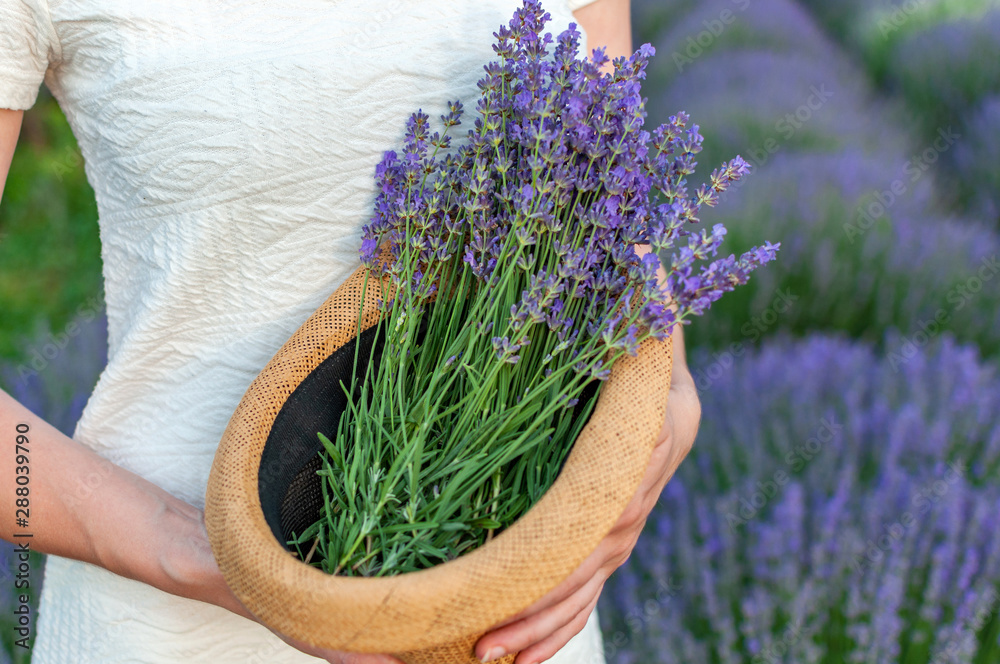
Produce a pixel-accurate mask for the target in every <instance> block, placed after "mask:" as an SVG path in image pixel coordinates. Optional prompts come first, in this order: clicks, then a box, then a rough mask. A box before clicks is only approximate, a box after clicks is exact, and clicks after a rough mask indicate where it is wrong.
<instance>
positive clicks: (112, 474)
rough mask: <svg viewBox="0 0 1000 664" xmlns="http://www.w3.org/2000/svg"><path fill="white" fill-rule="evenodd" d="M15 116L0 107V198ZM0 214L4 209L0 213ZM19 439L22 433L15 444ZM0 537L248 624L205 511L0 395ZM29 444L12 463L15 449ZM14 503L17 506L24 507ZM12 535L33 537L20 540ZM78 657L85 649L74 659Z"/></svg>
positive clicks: (364, 661)
mask: <svg viewBox="0 0 1000 664" xmlns="http://www.w3.org/2000/svg"><path fill="white" fill-rule="evenodd" d="M23 115H24V113H23V111H13V110H9V109H0V176H2V177H0V197H2V194H3V187H4V184H5V183H6V180H7V175H8V173H9V171H10V163H11V159H12V158H13V154H14V148H15V146H16V144H17V137H18V133H19V131H20V127H21V122H22V117H23ZM0 213H2V207H0ZM18 436H24V438H23V439H20V440H19V439H18ZM0 442H2V449H3V452H2V453H0V477H3V478H4V479H3V483H2V485H3V487H4V488H3V490H2V491H0V531H2V537H3V539H5V540H8V541H14V542H16V543H18V544H20V543H22V542H25V541H27V542H29V543H30V548H31V549H33V550H36V551H38V552H40V553H50V554H55V555H59V556H63V557H65V558H73V559H75V560H82V561H84V562H88V563H91V564H94V565H98V566H100V567H103V568H105V569H107V570H110V571H111V572H114V573H115V574H118V575H120V576H124V577H127V578H129V579H134V580H137V581H141V582H143V583H147V584H149V585H151V586H153V587H154V588H158V589H160V590H163V591H165V592H168V593H171V594H173V595H179V596H181V597H186V598H189V599H194V600H199V601H203V602H209V603H211V604H215V605H217V606H221V607H223V608H226V609H229V610H230V611H232V612H234V613H236V614H238V615H241V616H244V617H246V618H249V619H251V620H255V618H254V617H253V615H252V614H251V613H250V612H249V611H247V609H246V608H245V607H244V606H243V605H242V604H241V603H240V602H239V600H238V599H237V598H236V596H235V595H233V593H232V591H231V590H230V589H229V588H228V586H227V585H226V582H225V580H224V579H223V577H222V573H221V572H220V571H219V568H218V565H217V563H216V561H215V557H214V555H213V554H212V550H211V547H210V545H209V543H208V536H207V533H206V532H205V523H204V516H203V512H202V511H201V510H199V509H198V508H196V507H194V506H193V505H189V504H188V503H186V502H184V501H182V500H180V499H178V498H176V497H174V496H173V495H171V494H170V493H169V492H167V491H164V490H163V489H161V488H160V487H158V486H157V485H155V484H153V483H152V482H149V481H148V480H146V479H144V478H142V477H141V476H139V475H136V474H135V473H133V472H131V471H129V470H126V469H124V468H122V467H121V466H117V465H115V464H114V463H112V462H110V461H108V460H107V459H105V458H104V457H102V456H100V455H99V454H97V453H96V452H94V451H93V450H92V449H90V448H89V447H87V446H85V445H82V444H80V443H79V442H77V441H75V440H73V439H72V438H69V437H68V436H66V435H64V434H63V433H62V432H60V431H59V430H58V429H56V428H55V427H53V426H52V425H50V424H48V423H47V422H45V421H44V420H43V419H41V418H40V417H38V416H36V415H34V414H33V413H32V412H31V411H29V410H28V409H27V408H25V407H24V406H23V405H22V404H21V403H19V402H18V401H17V400H16V399H14V398H13V397H11V396H10V395H9V394H7V393H6V392H4V391H3V390H0ZM18 443H23V444H21V448H22V450H23V449H24V448H27V450H28V452H27V462H25V460H24V459H23V458H22V459H21V460H20V462H19V460H18V459H17V456H16V452H17V450H16V447H15V445H17V444H18ZM17 475H26V476H27V477H28V478H29V482H28V484H26V485H20V486H26V487H27V488H28V494H27V496H26V497H27V498H28V510H29V511H28V519H27V524H28V525H27V526H23V525H18V523H17V517H18V516H22V517H23V513H22V514H21V515H18V514H16V512H15V510H16V509H17V508H18V507H19V506H18V505H17V502H16V501H17V500H18V499H19V498H21V499H23V498H24V497H25V496H18V495H16V494H15V488H16V487H17V486H19V485H16V484H15V479H14V478H15V477H16V476H17ZM22 505H24V503H23V502H22ZM15 533H31V535H32V537H31V538H30V539H29V538H24V539H21V538H18V537H15V536H14V535H15ZM278 636H279V637H281V638H282V639H284V640H285V641H286V642H287V643H289V645H291V646H293V647H295V648H297V649H299V650H301V651H303V652H305V653H308V654H310V655H315V656H317V657H322V658H324V659H326V660H327V661H329V662H334V663H335V664H398V663H399V660H396V659H395V658H390V657H388V656H382V655H352V654H346V653H337V652H333V651H321V650H318V649H315V648H312V647H310V646H308V645H307V644H304V643H300V642H295V641H293V640H289V639H286V638H285V637H284V636H282V635H280V634H278ZM81 654H84V653H81Z"/></svg>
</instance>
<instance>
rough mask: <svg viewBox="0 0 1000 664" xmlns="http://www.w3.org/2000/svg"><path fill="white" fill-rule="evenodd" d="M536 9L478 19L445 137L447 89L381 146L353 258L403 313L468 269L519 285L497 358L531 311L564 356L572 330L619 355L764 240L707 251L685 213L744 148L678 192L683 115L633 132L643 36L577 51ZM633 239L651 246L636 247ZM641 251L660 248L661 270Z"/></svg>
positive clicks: (573, 344) (767, 256)
mask: <svg viewBox="0 0 1000 664" xmlns="http://www.w3.org/2000/svg"><path fill="white" fill-rule="evenodd" d="M549 19H550V16H549V14H548V13H547V12H545V11H544V10H543V8H542V5H541V3H540V2H538V1H537V0H525V2H524V3H523V6H522V7H521V8H519V9H518V10H517V11H516V13H515V15H514V17H513V18H512V19H511V21H510V23H509V25H506V26H501V27H500V29H499V31H498V32H496V33H494V36H495V37H496V43H495V44H494V46H493V48H494V51H495V52H496V54H497V56H498V57H497V59H496V60H495V61H493V62H490V63H489V64H487V65H486V66H485V75H484V77H483V78H482V79H481V80H480V81H479V89H480V91H481V96H480V98H479V100H478V102H477V105H476V110H477V113H478V117H477V118H476V120H475V122H474V126H473V128H471V129H470V130H469V131H468V132H467V134H466V136H465V139H466V140H465V141H464V142H463V143H462V144H461V145H460V146H457V147H454V148H452V144H451V137H450V136H448V129H450V128H452V127H454V126H456V125H458V124H460V123H461V117H462V115H463V107H462V104H461V103H459V102H454V103H451V104H450V112H449V113H448V114H446V115H444V116H442V118H441V120H442V125H443V127H444V131H442V132H436V131H435V132H432V131H431V128H430V126H429V118H428V116H427V115H425V114H423V113H422V112H417V113H415V114H413V115H412V116H411V118H410V120H409V121H408V123H407V128H406V137H405V142H404V145H403V148H402V151H401V154H400V153H397V152H396V151H388V152H386V153H385V155H384V157H383V159H382V161H381V162H380V164H379V165H378V167H377V170H376V180H377V183H378V191H379V193H378V196H377V200H376V204H375V213H374V215H373V217H372V219H371V221H370V223H369V224H367V225H366V226H365V228H364V236H363V243H362V250H361V260H362V262H363V264H365V265H366V266H368V267H369V268H370V269H371V270H372V271H373V272H375V273H376V274H388V275H389V276H390V277H391V278H392V281H393V283H395V284H397V285H399V286H400V288H399V290H398V295H397V298H399V299H402V300H404V302H405V304H404V307H405V308H406V309H407V310H410V309H414V310H418V309H420V308H421V306H422V303H424V302H426V301H427V300H429V299H430V298H433V297H436V296H438V295H439V293H438V289H439V288H445V287H446V285H447V287H448V288H449V289H455V290H456V292H466V293H467V292H468V290H462V289H459V288H458V287H457V286H456V284H457V283H459V282H460V279H461V276H459V277H456V275H462V274H471V275H472V276H474V277H475V279H476V283H475V285H474V286H471V287H470V288H473V289H486V290H487V291H488V292H490V293H497V294H500V296H501V297H502V294H503V293H507V292H515V293H520V294H521V297H520V298H519V299H518V301H516V302H514V303H512V304H511V306H510V307H509V316H505V317H504V319H499V320H497V321H496V327H497V330H496V332H495V333H494V335H493V337H492V338H491V341H492V345H493V350H494V351H495V352H496V356H497V358H498V359H499V360H501V361H505V362H511V363H516V362H517V361H518V358H519V357H520V356H519V355H518V351H519V350H520V349H522V348H524V347H525V346H527V345H528V344H529V343H531V342H530V336H529V335H530V334H531V329H532V326H533V325H536V324H539V325H542V324H544V325H546V326H547V328H548V330H549V331H550V332H551V333H553V334H555V335H557V337H558V343H557V344H556V348H558V350H555V351H549V352H547V353H546V357H550V356H556V355H558V354H559V353H561V352H567V353H568V354H567V357H568V358H569V360H570V361H581V357H580V355H579V354H578V353H579V349H580V347H581V346H582V345H584V344H586V343H588V342H593V343H595V344H599V345H600V347H602V348H604V349H605V350H608V349H617V350H622V351H627V352H629V353H630V354H633V355H634V354H635V352H636V350H637V346H638V342H639V341H640V340H641V338H642V335H643V334H648V335H649V336H653V337H655V338H658V339H664V338H666V337H667V336H668V334H669V332H670V330H671V329H672V326H673V325H674V324H676V323H677V322H680V321H683V320H684V319H685V318H687V317H689V316H696V315H699V314H702V313H703V312H704V311H705V310H706V309H708V307H709V306H710V305H711V303H712V302H714V301H715V300H717V299H718V298H719V297H721V295H722V294H723V293H724V292H727V291H731V290H733V289H734V288H735V287H736V286H737V285H739V284H743V283H746V281H747V280H748V278H749V275H750V273H751V272H752V271H753V270H754V269H756V268H757V267H758V266H760V265H762V264H763V263H766V262H768V261H771V260H773V259H774V257H775V252H776V250H777V249H778V245H777V244H771V243H769V242H768V243H765V244H764V245H762V246H760V247H754V248H753V249H751V250H750V251H747V252H745V253H743V254H742V255H741V256H739V257H736V256H735V255H730V256H728V257H725V258H719V259H715V258H714V257H715V255H716V254H717V252H718V248H719V246H720V244H721V243H722V240H723V237H724V234H725V232H726V231H725V228H724V227H723V226H722V225H721V224H717V225H715V226H714V228H712V229H710V230H709V229H705V228H701V229H691V228H690V226H691V224H694V223H696V222H698V213H699V210H700V208H701V206H702V205H708V206H712V205H715V204H716V202H717V201H718V197H719V194H720V193H722V192H724V191H725V190H726V189H727V188H728V187H729V186H730V184H732V183H733V182H735V181H737V180H739V179H740V178H741V177H743V176H744V175H745V174H746V173H747V172H748V170H749V169H748V166H747V164H746V162H745V161H743V159H741V158H740V157H736V158H734V159H732V160H731V161H729V162H724V163H723V164H722V165H721V166H720V167H718V168H716V169H715V170H714V171H713V172H712V174H711V176H710V179H709V182H707V183H705V184H703V185H701V186H699V187H698V188H697V189H696V190H694V191H689V188H688V183H687V177H688V176H690V175H691V174H692V173H693V172H694V169H695V155H696V154H697V153H698V152H699V151H700V150H701V146H702V141H703V137H702V136H701V135H700V134H699V128H698V125H694V124H691V125H689V117H688V116H687V114H685V113H678V114H676V115H673V116H671V117H670V118H669V120H668V121H667V122H666V123H664V124H662V125H660V126H659V127H657V128H656V129H655V130H654V131H652V132H648V131H646V130H644V129H643V123H644V119H645V116H646V112H645V109H644V104H645V99H644V98H643V97H642V95H641V89H640V84H641V81H642V80H643V79H644V78H645V70H646V68H647V64H648V62H649V59H650V57H651V56H652V55H653V53H654V49H653V48H652V47H651V46H649V45H648V44H645V45H643V46H642V47H640V48H639V50H638V51H636V52H635V53H634V54H633V55H632V56H631V57H627V58H626V57H621V58H616V59H615V60H614V62H612V63H609V60H608V58H607V56H606V55H605V53H604V51H603V49H597V50H595V51H594V52H593V57H592V58H590V59H588V58H584V57H580V55H579V44H580V37H581V35H580V32H579V30H578V29H577V28H576V26H575V25H574V24H571V25H570V27H569V29H567V30H565V31H564V32H562V33H561V34H559V35H558V36H557V37H553V36H552V34H551V33H543V32H542V29H543V27H544V26H545V24H546V22H547V21H548V20H549ZM608 64H611V65H612V71H609V72H605V71H602V67H605V66H606V65H608ZM635 245H649V246H650V247H651V248H652V250H653V251H652V252H650V253H647V254H645V255H642V256H640V255H639V254H638V253H637V252H636V246H635ZM385 248H388V250H389V253H388V254H386V253H383V250H384V249H385ZM659 253H669V254H670V260H669V261H668V264H667V265H664V266H663V267H664V270H665V272H666V275H667V276H666V280H665V282H664V283H662V284H661V283H660V281H659V279H658V269H659V268H660V267H661V264H660V260H659V258H658V254H659ZM463 270H464V272H462V271H463ZM490 297H492V295H491V296H490ZM671 305H676V309H674V308H672V307H671ZM581 331H583V332H585V334H581ZM571 349H572V350H573V352H572V353H569V351H570V350H571ZM606 373H607V368H604V369H603V370H602V369H596V370H594V371H593V373H592V375H594V376H596V377H601V376H605V375H606Z"/></svg>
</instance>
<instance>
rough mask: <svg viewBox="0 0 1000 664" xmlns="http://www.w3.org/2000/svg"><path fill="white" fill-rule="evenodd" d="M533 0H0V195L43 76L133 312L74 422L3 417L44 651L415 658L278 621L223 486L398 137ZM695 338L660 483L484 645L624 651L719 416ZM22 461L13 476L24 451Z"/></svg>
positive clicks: (618, 16) (11, 526) (521, 662)
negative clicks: (610, 590) (688, 467)
mask: <svg viewBox="0 0 1000 664" xmlns="http://www.w3.org/2000/svg"><path fill="white" fill-rule="evenodd" d="M519 4H520V3H519V2H517V1H516V0H482V1H480V2H475V3H470V2H460V1H459V0H437V1H434V2H428V1H427V0H379V1H377V2H373V1H372V0H339V1H337V2H333V1H332V0H286V1H284V2H271V1H270V0H241V1H240V2H231V1H230V0H221V1H220V2H205V1H204V0H176V1H172V2H152V1H150V2H136V1H135V0H0V109H6V110H0V195H2V191H3V190H2V185H3V183H4V181H5V180H6V176H7V171H8V169H9V166H10V159H11V155H12V154H13V150H14V146H15V143H16V140H17V134H18V132H19V129H20V124H21V118H22V112H23V111H24V110H25V109H28V108H30V107H31V106H32V105H33V104H34V102H35V100H36V97H37V93H38V90H39V87H40V85H41V83H42V82H43V81H44V82H45V83H46V85H47V86H48V88H49V89H50V90H51V91H52V93H53V95H54V96H55V97H56V99H57V101H58V102H59V105H60V106H61V108H62V110H63V112H64V113H65V115H66V117H67V119H68V121H69V123H70V126H71V128H72V130H73V133H74V135H75V136H76V139H77V141H78V143H79V145H80V148H81V150H82V153H83V156H84V163H85V170H86V175H87V178H88V181H89V182H90V184H91V186H92V187H93V189H94V192H95V194H96V199H97V205H98V214H99V225H100V233H101V243H102V258H103V264H104V265H103V270H104V284H105V301H106V303H107V317H108V328H109V329H108V346H109V348H108V364H107V367H106V368H105V369H104V371H103V373H102V374H101V376H100V379H99V381H98V384H97V386H96V387H95V389H94V392H93V393H92V395H91V397H90V399H89V401H88V403H87V406H86V409H85V411H84V413H83V415H82V417H81V419H80V421H79V423H78V425H77V428H76V431H75V433H74V435H73V437H72V438H67V437H65V436H63V435H62V434H60V433H59V432H58V431H56V430H55V429H54V428H52V427H50V426H49V425H47V424H46V423H45V422H43V421H42V420H40V419H39V418H37V417H35V416H34V415H32V414H31V413H30V412H28V411H27V410H26V409H25V408H24V407H23V406H22V405H21V404H19V403H18V402H16V401H15V400H14V399H13V398H11V397H10V396H9V395H7V394H6V393H3V392H0V440H3V441H4V444H12V442H13V440H14V438H15V436H16V433H15V427H16V426H17V425H18V424H19V423H20V424H22V425H24V424H26V425H27V426H28V431H29V433H28V434H27V435H28V436H29V438H30V441H31V442H30V449H31V461H30V477H31V484H30V486H31V494H30V495H31V522H30V524H31V531H32V533H33V538H32V539H31V544H32V547H33V548H35V549H36V550H38V551H41V552H44V553H47V554H49V555H48V558H47V563H46V570H45V578H44V584H43V589H42V595H41V602H40V607H39V615H38V620H37V624H36V625H35V626H34V627H36V628H37V638H36V640H35V643H34V649H33V651H34V652H33V662H34V664H81V663H89V662H93V663H95V664H96V663H100V664H113V663H119V662H120V663H125V662H129V663H134V662H141V663H143V664H168V663H173V662H211V663H213V664H226V663H232V664H237V663H238V664H247V663H254V662H270V663H288V664H293V663H302V664H305V662H316V661H324V660H325V661H329V662H337V663H342V664H374V663H377V662H381V663H385V662H395V661H397V660H395V659H394V658H391V657H388V656H384V655H350V654H346V653H336V652H330V651H322V652H321V651H319V650H317V649H315V648H312V647H310V646H309V645H307V644H303V643H299V642H294V641H293V640H291V639H288V638H286V637H284V636H282V635H279V634H276V633H274V632H271V631H270V630H268V629H267V628H265V627H264V626H262V625H261V624H260V623H258V622H257V621H256V620H255V619H254V618H253V616H252V615H251V614H250V613H249V612H248V611H247V610H246V609H245V608H244V607H243V606H241V605H240V603H239V602H238V600H237V599H236V598H235V596H234V595H233V594H232V593H231V592H230V591H229V589H228V588H227V587H226V585H225V582H224V581H223V579H222V577H221V575H220V573H219V570H218V567H217V566H216V564H215V561H214V559H213V557H212V554H211V550H210V548H209V546H208V543H207V538H206V535H205V528H204V521H203V512H202V510H203V507H204V495H205V486H206V483H207V479H208V473H209V468H210V467H211V464H212V459H213V456H214V454H215V450H216V446H217V445H218V441H219V440H220V438H221V436H222V432H223V430H224V429H225V426H226V424H227V422H228V420H229V417H230V416H231V414H232V412H233V410H234V409H235V407H236V404H237V403H238V402H239V400H240V398H241V397H242V395H243V393H244V391H245V390H246V388H247V386H248V385H249V384H250V382H251V381H252V380H253V378H254V377H255V376H256V375H257V373H258V372H259V371H260V370H261V369H262V368H263V367H264V365H265V364H266V363H267V361H268V360H269V359H270V358H271V356H272V355H273V354H274V353H275V352H276V351H277V350H278V348H280V347H281V345H282V344H283V343H284V342H285V340H286V339H287V338H288V337H289V336H290V335H291V334H292V333H293V332H294V331H295V330H296V329H297V328H298V326H299V325H300V324H301V323H302V322H303V321H304V320H305V319H306V318H307V317H308V316H309V315H310V314H311V313H312V312H313V311H314V310H315V308H316V307H317V306H319V304H320V303H322V302H323V300H324V299H325V298H326V297H327V296H328V295H329V294H330V293H331V292H333V290H334V289H335V288H336V287H337V286H338V285H339V284H340V283H341V282H342V281H343V280H344V279H345V278H346V277H347V275H349V274H350V273H351V272H352V271H353V270H354V269H355V268H356V267H357V266H358V265H359V258H358V248H359V246H360V233H361V226H362V224H363V223H365V222H366V221H367V219H368V217H369V215H370V213H371V208H372V203H373V200H374V196H375V190H374V179H373V173H374V166H375V164H376V162H377V161H378V159H379V157H380V156H381V152H382V151H383V150H385V149H387V148H390V147H392V146H393V145H396V144H397V143H399V141H400V139H401V137H402V132H403V127H404V121H405V119H406V117H407V116H408V115H409V114H410V113H411V112H413V111H414V110H416V109H417V108H422V109H423V110H424V111H426V112H428V113H429V114H430V115H431V117H435V116H436V115H437V114H440V113H441V112H444V105H445V102H446V101H448V100H451V99H462V100H465V101H467V102H469V103H471V102H472V101H473V100H474V99H475V97H476V96H477V92H478V91H477V89H476V81H477V80H478V79H479V77H480V75H481V73H482V65H483V64H484V63H486V62H487V61H489V60H491V59H492V58H493V56H494V54H493V52H492V50H491V44H492V42H493V36H492V35H493V32H494V31H495V30H496V29H497V28H498V27H499V26H500V25H501V24H502V23H505V22H506V21H507V20H509V18H510V16H511V15H512V13H513V11H514V10H515V9H516V8H517V6H519ZM544 4H545V8H546V9H547V10H548V11H549V12H550V13H551V15H552V19H553V20H552V22H551V23H550V24H549V26H547V27H548V29H549V30H551V31H552V32H554V33H557V32H559V31H561V30H563V29H564V28H565V27H566V26H567V25H568V23H569V22H571V21H573V20H576V21H577V22H578V23H579V24H580V27H581V28H582V29H583V30H584V32H585V37H586V38H587V39H588V40H589V44H588V46H589V47H595V46H598V45H606V46H607V47H608V53H609V54H610V55H612V56H615V55H622V54H627V53H630V52H631V50H632V49H631V33H630V30H629V5H628V0H553V1H552V2H548V3H544ZM588 52H589V51H588ZM0 307H2V303H0ZM674 343H675V358H676V362H675V368H674V379H673V387H672V392H671V399H670V403H671V407H670V411H669V413H668V417H667V421H666V422H665V423H664V428H663V433H662V440H663V442H662V444H661V445H659V446H658V447H657V451H656V452H655V453H654V458H653V460H652V462H651V464H650V468H649V472H648V474H647V478H646V480H645V481H644V483H643V486H642V488H641V489H640V491H639V492H638V493H637V494H636V497H635V499H634V500H633V501H632V504H631V505H630V506H629V508H628V509H627V510H626V512H625V513H624V514H623V515H622V518H621V520H620V521H619V523H618V524H617V525H616V526H615V528H614V529H613V530H612V531H611V532H610V533H609V534H608V536H607V538H606V539H605V541H604V542H603V543H602V544H601V546H600V547H599V548H598V550H597V551H596V552H595V553H594V555H592V556H591V557H590V558H589V559H588V560H587V561H586V562H585V563H584V564H583V565H581V567H580V568H579V569H578V570H577V571H576V572H575V573H574V574H573V575H572V576H571V577H570V578H569V579H567V581H566V582H565V583H563V584H562V585H561V586H560V587H559V588H557V589H556V590H554V591H553V592H551V593H550V594H549V595H547V596H546V597H545V598H543V599H542V600H540V601H539V602H538V603H537V604H536V605H535V606H533V607H531V608H530V609H528V610H526V611H525V612H524V613H523V614H521V615H519V616H515V617H514V618H512V619H511V620H508V621H506V622H505V623H503V624H501V625H499V626H497V628H496V629H494V630H493V631H492V632H490V634H488V635H486V636H485V637H483V638H482V639H480V641H479V643H478V644H477V647H476V653H477V655H478V656H480V657H483V658H484V661H485V660H487V659H490V658H494V657H498V656H500V655H501V654H502V653H503V652H505V651H506V652H512V651H515V650H520V651H521V655H520V656H519V657H518V659H517V664H534V663H536V662H542V661H549V662H553V663H558V664H602V663H603V662H604V658H603V654H602V647H601V639H600V631H599V625H598V622H597V613H596V608H595V607H596V603H597V598H598V596H599V594H600V591H601V588H602V587H603V584H604V581H605V580H606V579H607V577H608V576H609V575H610V574H611V572H613V571H614V569H616V568H617V567H618V566H619V565H620V564H621V563H622V562H624V561H625V559H626V558H627V557H628V555H629V552H630V551H631V550H632V547H633V546H634V544H635V540H636V538H637V537H638V535H639V532H640V531H641V529H642V525H643V524H644V522H645V517H646V515H647V514H648V513H649V511H650V509H651V508H652V505H653V504H654V503H655V501H656V499H657V497H658V496H659V493H660V490H661V489H662V487H663V485H664V484H665V483H666V481H667V479H669V477H670V476H671V475H672V474H673V471H674V470H675V469H676V467H677V465H678V464H679V463H680V461H681V460H682V459H683V457H684V456H685V455H686V454H687V451H688V450H689V449H690V447H691V444H692V443H693V441H694V437H695V432H696V431H697V427H698V421H699V417H700V408H699V404H698V399H697V395H696V392H695V390H694V388H693V381H691V380H690V374H689V373H688V371H687V368H686V365H685V363H684V349H683V341H682V338H681V335H680V330H678V331H677V332H676V333H675V335H674ZM21 428H22V429H23V428H24V427H23V426H22V427H21ZM0 476H2V477H3V478H4V480H3V483H4V484H3V485H4V487H8V488H9V487H11V486H12V484H13V482H12V480H8V479H7V478H13V477H14V476H15V468H14V455H13V454H12V453H7V452H5V453H3V454H0ZM8 488H5V489H4V490H3V491H2V492H0V496H2V497H0V513H2V515H0V525H2V530H3V537H4V538H5V539H11V534H12V533H14V532H15V531H17V529H16V528H15V523H14V518H15V517H14V510H15V505H14V500H15V497H14V492H13V490H8ZM18 541H20V540H18ZM317 658H319V659H317Z"/></svg>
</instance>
